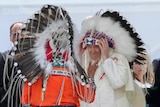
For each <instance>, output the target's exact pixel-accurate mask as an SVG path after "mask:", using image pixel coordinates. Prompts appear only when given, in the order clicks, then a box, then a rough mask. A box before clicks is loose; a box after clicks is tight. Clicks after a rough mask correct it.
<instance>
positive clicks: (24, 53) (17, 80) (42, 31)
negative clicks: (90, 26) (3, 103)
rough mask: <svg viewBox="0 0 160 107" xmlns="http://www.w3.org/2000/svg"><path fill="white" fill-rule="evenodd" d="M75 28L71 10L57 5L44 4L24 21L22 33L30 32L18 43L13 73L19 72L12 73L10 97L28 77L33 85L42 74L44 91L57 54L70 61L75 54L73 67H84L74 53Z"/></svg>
mask: <svg viewBox="0 0 160 107" xmlns="http://www.w3.org/2000/svg"><path fill="white" fill-rule="evenodd" d="M74 30H75V29H74V28H73V23H72V21H71V18H70V16H69V15H68V13H67V11H66V10H65V9H63V8H61V7H58V6H54V5H45V6H43V7H42V8H41V10H40V11H37V12H36V13H35V14H34V15H33V17H32V18H30V19H28V20H27V22H26V23H24V26H23V29H22V30H21V32H19V33H18V34H20V35H28V37H26V38H21V39H19V40H17V41H16V42H15V43H14V45H15V47H14V51H13V52H12V55H15V56H19V57H18V58H16V59H15V62H14V68H16V70H15V71H16V72H15V73H13V75H14V74H15V76H13V77H12V81H11V85H10V88H9V91H8V92H7V94H6V95H9V99H12V98H10V97H11V96H13V94H14V93H12V92H13V91H15V89H16V88H19V90H20V91H21V89H22V88H21V86H23V85H22V84H23V83H24V82H26V81H28V85H29V86H30V85H32V84H34V83H35V82H36V80H37V79H38V78H39V77H40V76H42V77H43V84H42V91H45V90H46V85H47V80H48V77H49V74H50V72H51V71H52V66H54V64H56V63H54V62H53V60H56V59H55V58H56V56H60V57H62V59H63V60H61V61H66V62H67V60H68V58H69V57H70V56H71V57H72V58H71V59H73V60H72V61H73V62H70V63H72V64H73V65H74V66H72V67H71V69H72V68H76V70H75V72H76V71H79V69H80V70H81V71H83V69H82V68H81V66H80V65H79V63H78V62H77V61H76V59H75V58H74V55H73V49H72V46H73V45H72V39H73V36H74ZM57 52H58V54H57ZM15 56H13V57H15ZM63 66H66V65H65V64H64V65H63ZM75 74H76V73H75ZM78 75H79V76H81V77H82V78H81V79H82V81H83V79H86V78H87V77H86V74H85V72H81V73H78ZM13 89H14V90H13ZM16 91H17V90H16ZM20 91H19V92H20ZM4 98H5V97H4ZM12 101H13V100H12ZM12 103H13V102H11V104H12Z"/></svg>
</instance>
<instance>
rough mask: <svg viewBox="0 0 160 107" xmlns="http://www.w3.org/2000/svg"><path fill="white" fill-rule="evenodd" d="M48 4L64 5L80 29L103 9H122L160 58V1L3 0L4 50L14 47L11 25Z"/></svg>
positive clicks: (0, 33) (0, 46)
mask: <svg viewBox="0 0 160 107" xmlns="http://www.w3.org/2000/svg"><path fill="white" fill-rule="evenodd" d="M44 4H53V5H58V6H62V7H64V8H65V9H66V10H67V11H68V12H69V14H70V16H71V18H72V20H73V22H74V23H75V24H76V26H77V28H78V30H80V26H81V22H82V20H83V19H84V18H85V17H86V16H89V15H94V14H95V13H96V12H97V11H99V10H100V9H103V10H104V11H105V10H107V9H110V10H116V11H119V12H120V13H121V14H122V15H123V16H125V18H126V19H127V20H128V21H129V22H130V23H131V24H132V25H133V26H134V28H135V29H136V31H137V32H138V33H139V34H140V36H141V38H142V39H143V41H144V42H145V44H146V46H147V50H148V52H149V54H150V56H151V58H152V59H155V58H160V42H159V41H160V0H79V1H78V0H1V1H0V51H1V52H4V51H6V50H8V49H10V48H11V46H12V45H11V42H10V40H9V27H10V25H11V24H12V23H14V22H16V21H24V22H25V21H26V20H27V18H29V17H31V16H32V14H33V13H34V12H36V11H37V10H39V9H40V8H41V7H42V6H43V5H44Z"/></svg>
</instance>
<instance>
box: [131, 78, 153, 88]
mask: <svg viewBox="0 0 160 107" xmlns="http://www.w3.org/2000/svg"><path fill="white" fill-rule="evenodd" d="M134 82H135V83H136V84H137V85H138V86H139V87H140V88H151V87H152V85H151V84H149V83H148V82H145V83H141V82H139V81H138V80H137V79H134Z"/></svg>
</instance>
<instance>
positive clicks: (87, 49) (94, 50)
mask: <svg viewBox="0 0 160 107" xmlns="http://www.w3.org/2000/svg"><path fill="white" fill-rule="evenodd" d="M81 36H82V37H81V40H80V44H79V53H78V54H79V57H80V58H79V59H80V62H81V63H82V64H83V66H84V69H85V71H86V73H87V74H88V76H89V77H90V78H94V80H95V84H96V86H97V90H96V95H95V100H94V102H93V103H90V104H87V103H82V105H83V104H84V106H87V107H145V97H144V95H143V92H142V90H141V89H140V88H139V89H135V87H134V82H133V78H132V74H131V70H130V66H129V62H131V61H133V60H136V61H137V62H138V61H139V60H144V59H143V58H142V57H141V56H138V54H137V53H141V51H143V50H144V48H143V42H142V41H141V39H140V38H139V35H138V34H137V33H136V32H135V31H134V29H133V28H132V27H131V25H130V24H129V23H128V22H127V20H125V19H123V17H122V16H120V15H119V13H118V12H116V11H113V12H112V11H106V12H104V13H103V14H101V15H95V16H92V17H87V18H86V19H85V20H84V21H83V23H82V31H81ZM139 63H140V62H139ZM135 90H136V91H137V90H138V92H139V94H136V93H134V92H135ZM136 95H138V96H141V97H137V96H136ZM137 98H138V99H137ZM138 100H139V102H138V103H137V102H136V101H138ZM136 104H138V105H136Z"/></svg>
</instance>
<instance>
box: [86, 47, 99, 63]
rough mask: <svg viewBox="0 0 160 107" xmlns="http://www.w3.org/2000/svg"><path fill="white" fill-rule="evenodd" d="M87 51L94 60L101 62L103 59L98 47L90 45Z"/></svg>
mask: <svg viewBox="0 0 160 107" xmlns="http://www.w3.org/2000/svg"><path fill="white" fill-rule="evenodd" d="M87 49H88V52H89V55H90V57H91V59H92V60H99V59H100V58H101V50H100V48H99V46H98V45H91V44H88V45H87Z"/></svg>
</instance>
